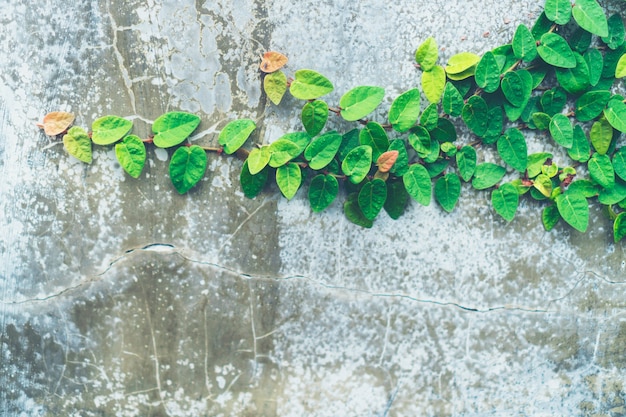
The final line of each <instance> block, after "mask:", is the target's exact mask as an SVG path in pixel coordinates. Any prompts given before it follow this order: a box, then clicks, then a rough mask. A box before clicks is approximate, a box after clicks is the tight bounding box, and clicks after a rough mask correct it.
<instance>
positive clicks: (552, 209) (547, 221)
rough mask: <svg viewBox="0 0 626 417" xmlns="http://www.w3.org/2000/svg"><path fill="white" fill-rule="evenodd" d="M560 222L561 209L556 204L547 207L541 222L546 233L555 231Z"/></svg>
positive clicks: (542, 213) (542, 214)
mask: <svg viewBox="0 0 626 417" xmlns="http://www.w3.org/2000/svg"><path fill="white" fill-rule="evenodd" d="M559 220H561V215H560V214H559V209H558V207H557V206H556V204H552V205H550V206H547V207H546V208H544V209H543V211H542V212H541V222H542V223H543V227H544V228H545V229H546V232H549V231H550V230H552V229H554V226H556V224H557V223H558V222H559Z"/></svg>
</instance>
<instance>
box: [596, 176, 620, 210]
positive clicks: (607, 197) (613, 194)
mask: <svg viewBox="0 0 626 417" xmlns="http://www.w3.org/2000/svg"><path fill="white" fill-rule="evenodd" d="M625 198H626V184H624V183H623V182H622V181H619V180H618V181H615V185H614V186H613V188H609V189H608V190H607V189H606V188H603V189H602V190H600V193H599V194H598V201H599V202H600V204H604V205H606V206H608V205H612V204H618V203H620V202H622V201H623V200H624V199H625Z"/></svg>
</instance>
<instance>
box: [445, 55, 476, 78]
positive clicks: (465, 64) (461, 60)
mask: <svg viewBox="0 0 626 417" xmlns="http://www.w3.org/2000/svg"><path fill="white" fill-rule="evenodd" d="M478 61H480V57H479V56H478V55H476V54H474V53H471V52H461V53H459V54H456V55H453V56H452V57H450V59H449V60H448V65H446V73H447V74H448V75H454V74H461V73H465V72H467V71H468V70H471V69H472V68H474V66H475V65H476V64H477V63H478ZM471 75H473V72H472V74H469V75H468V77H469V76H471Z"/></svg>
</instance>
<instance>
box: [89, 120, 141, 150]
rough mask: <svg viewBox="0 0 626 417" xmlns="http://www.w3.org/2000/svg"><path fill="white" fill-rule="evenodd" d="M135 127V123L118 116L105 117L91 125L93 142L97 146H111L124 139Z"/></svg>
mask: <svg viewBox="0 0 626 417" xmlns="http://www.w3.org/2000/svg"><path fill="white" fill-rule="evenodd" d="M132 127H133V122H131V121H130V120H126V119H124V118H122V117H118V116H103V117H100V118H98V119H96V120H95V121H94V122H93V124H92V125H91V131H92V132H91V140H92V141H93V143H95V144H96V145H110V144H112V143H115V142H117V141H118V140H120V139H122V138H123V137H124V135H126V134H127V133H128V132H129V131H130V129H131V128H132Z"/></svg>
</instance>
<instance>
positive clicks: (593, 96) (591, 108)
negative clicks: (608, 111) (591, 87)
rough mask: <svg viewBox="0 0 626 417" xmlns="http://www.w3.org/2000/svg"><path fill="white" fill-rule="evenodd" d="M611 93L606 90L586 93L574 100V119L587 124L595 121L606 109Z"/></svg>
mask: <svg viewBox="0 0 626 417" xmlns="http://www.w3.org/2000/svg"><path fill="white" fill-rule="evenodd" d="M610 98H611V92H610V91H607V90H600V91H588V92H586V93H585V94H583V95H582V96H580V97H579V98H578V100H576V119H578V120H579V121H581V122H588V121H590V120H593V119H595V118H596V117H598V116H599V115H600V113H602V110H604V108H605V107H606V105H607V103H608V102H609V99H610Z"/></svg>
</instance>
